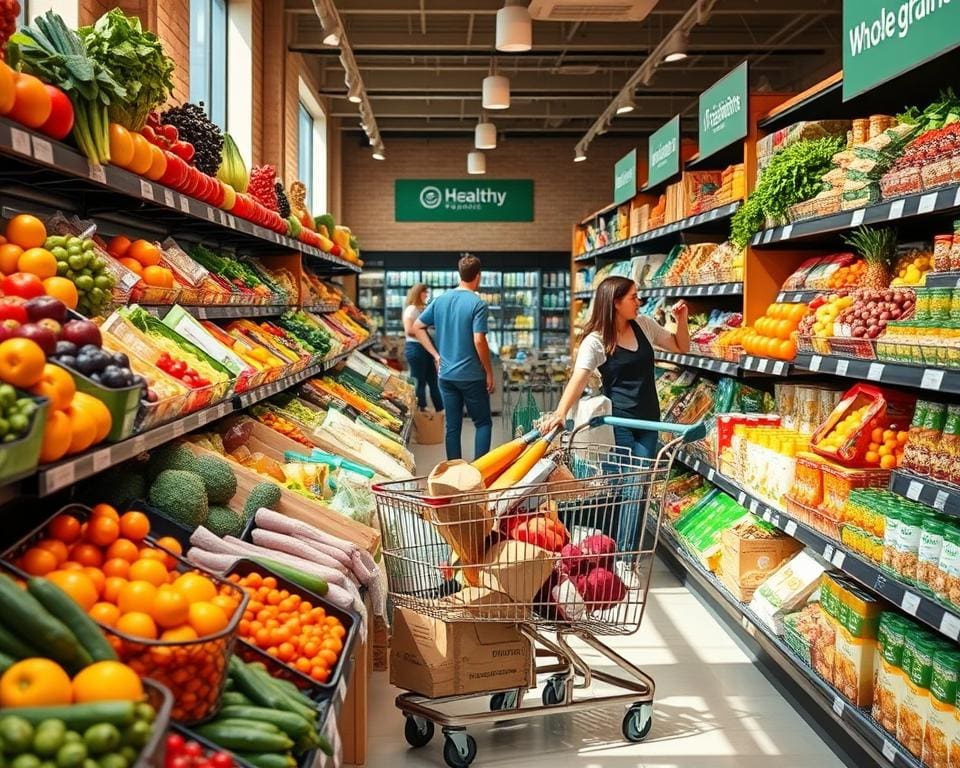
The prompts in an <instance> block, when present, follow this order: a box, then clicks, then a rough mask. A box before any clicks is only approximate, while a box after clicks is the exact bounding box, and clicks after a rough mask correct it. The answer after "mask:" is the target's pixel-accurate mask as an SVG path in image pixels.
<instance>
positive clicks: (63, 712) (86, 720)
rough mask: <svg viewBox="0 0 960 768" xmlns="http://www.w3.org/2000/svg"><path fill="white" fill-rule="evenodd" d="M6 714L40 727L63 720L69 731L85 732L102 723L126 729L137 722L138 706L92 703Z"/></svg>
mask: <svg viewBox="0 0 960 768" xmlns="http://www.w3.org/2000/svg"><path fill="white" fill-rule="evenodd" d="M4 714H7V715H16V716H17V717H22V718H23V719H24V720H26V721H28V722H29V723H30V724H31V725H39V724H40V723H42V722H43V721H44V720H62V721H63V722H64V724H65V725H66V726H67V728H68V729H69V730H71V731H79V732H83V731H85V730H86V729H87V728H89V727H90V726H91V725H99V724H100V723H111V724H113V725H115V726H117V727H118V728H121V729H122V728H125V727H126V726H128V725H130V724H131V723H132V722H133V721H134V720H136V705H135V704H134V703H133V702H132V701H92V702H90V703H88V704H68V705H63V706H56V707H15V708H10V709H5V710H4Z"/></svg>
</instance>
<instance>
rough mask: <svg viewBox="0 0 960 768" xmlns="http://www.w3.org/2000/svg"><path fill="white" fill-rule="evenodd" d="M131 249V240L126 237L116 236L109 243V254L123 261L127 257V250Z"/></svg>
mask: <svg viewBox="0 0 960 768" xmlns="http://www.w3.org/2000/svg"><path fill="white" fill-rule="evenodd" d="M129 247H130V238H129V237H127V236H126V235H114V236H113V237H112V238H111V239H110V242H109V243H107V253H109V254H110V255H111V256H113V257H114V258H117V259H122V258H123V257H124V256H126V255H127V249H128V248H129Z"/></svg>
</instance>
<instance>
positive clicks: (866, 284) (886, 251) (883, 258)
mask: <svg viewBox="0 0 960 768" xmlns="http://www.w3.org/2000/svg"><path fill="white" fill-rule="evenodd" d="M843 242H844V243H846V244H847V245H849V246H850V247H851V248H853V249H854V250H856V251H857V252H858V253H860V254H861V255H862V256H863V259H864V261H866V263H867V268H866V269H865V270H864V272H863V283H862V284H861V286H860V287H861V288H874V289H883V288H888V287H889V286H890V278H891V274H890V266H891V264H892V263H893V257H894V256H895V255H896V252H897V233H896V230H894V229H891V228H890V227H882V228H880V229H873V228H871V227H859V228H858V229H856V230H854V231H853V233H852V234H851V235H850V236H849V237H845V238H844V239H843Z"/></svg>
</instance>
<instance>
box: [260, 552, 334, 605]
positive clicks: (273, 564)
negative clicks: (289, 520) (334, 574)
mask: <svg viewBox="0 0 960 768" xmlns="http://www.w3.org/2000/svg"><path fill="white" fill-rule="evenodd" d="M251 560H253V561H254V562H255V563H256V564H257V565H262V566H263V567H264V568H268V569H269V570H271V571H273V572H274V573H275V574H277V576H282V577H283V578H285V579H286V580H287V581H289V582H292V583H293V584H296V585H297V586H298V587H303V588H304V589H306V590H308V591H310V592H313V594H315V595H320V596H321V597H322V596H323V595H325V594H327V582H326V581H324V580H323V579H321V578H319V577H317V576H311V575H310V574H307V573H303V572H302V571H298V570H297V569H296V568H291V567H290V566H289V565H284V564H283V563H279V562H277V561H276V560H271V559H270V558H269V557H253V558H251Z"/></svg>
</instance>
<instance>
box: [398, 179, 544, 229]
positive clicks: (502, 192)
mask: <svg viewBox="0 0 960 768" xmlns="http://www.w3.org/2000/svg"><path fill="white" fill-rule="evenodd" d="M394 217H395V219H396V220H397V221H533V180H532V179H490V180H486V181H475V180H473V179H464V180H460V179H397V180H396V181H395V184H394Z"/></svg>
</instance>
